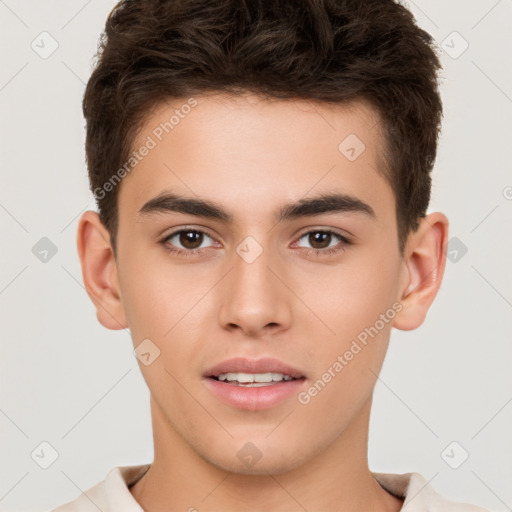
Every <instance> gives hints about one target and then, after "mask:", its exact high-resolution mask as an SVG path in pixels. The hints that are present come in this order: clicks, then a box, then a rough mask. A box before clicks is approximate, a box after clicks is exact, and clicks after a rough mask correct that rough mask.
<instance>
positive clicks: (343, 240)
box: [160, 225, 353, 255]
mask: <svg viewBox="0 0 512 512" xmlns="http://www.w3.org/2000/svg"><path fill="white" fill-rule="evenodd" d="M303 229H304V231H303V232H302V233H300V234H297V235H295V242H293V244H296V243H297V242H299V241H300V239H301V238H303V237H304V236H305V235H308V234H310V233H315V232H323V233H330V234H333V235H335V236H337V237H339V239H340V242H339V243H338V244H336V245H334V246H333V247H326V248H323V249H315V248H309V247H301V249H304V250H305V251H313V252H315V253H317V254H320V253H325V254H329V253H330V252H337V251H342V250H343V249H342V248H337V247H338V246H340V245H341V246H342V247H344V246H347V245H352V244H353V239H352V236H351V235H349V234H347V233H346V231H343V230H341V231H339V230H338V229H336V228H331V227H318V226H316V227H315V226H313V227H312V226H308V227H307V228H303ZM184 231H185V232H186V231H195V232H197V233H202V234H204V235H206V236H208V237H210V238H211V239H212V240H214V241H215V242H217V243H219V242H218V241H217V240H216V238H215V237H214V236H213V235H212V234H211V233H210V232H209V231H208V229H207V228H204V227H202V226H201V227H197V226H190V225H189V226H187V225H185V226H180V227H179V228H177V229H175V230H173V231H171V233H169V234H167V235H165V236H164V237H163V238H162V239H161V240H160V243H161V244H162V245H164V246H165V245H167V243H168V242H169V240H170V239H171V238H173V237H174V236H176V235H178V234H179V233H181V232H184ZM210 247H211V246H209V247H202V248H197V249H181V248H180V247H176V248H174V247H173V248H172V249H169V248H168V249H167V250H168V251H170V252H174V253H180V254H186V255H194V254H196V253H199V252H201V251H203V250H205V249H209V248H210Z"/></svg>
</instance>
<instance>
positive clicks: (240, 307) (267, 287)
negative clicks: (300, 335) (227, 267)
mask: <svg viewBox="0 0 512 512" xmlns="http://www.w3.org/2000/svg"><path fill="white" fill-rule="evenodd" d="M270 252H271V251H270V250H267V249H265V250H263V251H262V252H261V254H259V255H258V256H257V257H256V259H254V261H252V260H251V258H246V257H245V255H244V253H243V252H240V254H242V256H240V254H239V253H236V254H234V257H233V267H232V269H231V271H230V272H229V274H228V275H227V276H226V279H224V280H223V281H224V283H223V289H222V294H221V295H222V296H221V297H220V306H219V310H218V320H219V322H220V324H221V326H222V328H224V329H226V330H228V331H235V330H241V331H242V332H243V333H244V334H245V335H246V336H247V337H261V336H265V335H268V334H270V333H274V334H275V333H277V332H279V331H280V330H284V329H287V328H288V327H289V324H290V320H291V300H292V299H293V294H292V293H291V292H290V290H289V289H288V288H287V286H286V284H284V283H286V281H287V279H286V275H285V274H286V272H285V271H284V269H283V265H281V264H280V262H279V259H278V258H276V257H271V254H270Z"/></svg>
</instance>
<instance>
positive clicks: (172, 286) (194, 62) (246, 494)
mask: <svg viewBox="0 0 512 512" xmlns="http://www.w3.org/2000/svg"><path fill="white" fill-rule="evenodd" d="M439 67H440V66H439V61H438V58H437V56H436V54H435V51H434V50H433V42H432V40H431V38H430V37H429V35H428V34H427V33H425V32H424V31H423V30H421V29H420V28H419V27H418V26H416V24H415V23H414V20H413V17H412V15H411V14H410V13H409V12H408V11H407V10H406V9H405V8H404V7H403V6H401V5H398V4H396V3H394V2H393V1H391V0H374V1H365V2H363V1H354V0H324V1H319V0H303V1H290V0H288V1H285V0H280V1H277V0H266V1H264V0H262V1H258V2H256V1H251V0H247V1H245V2H239V1H235V0H218V1H215V2H205V1H201V0H187V1H185V0H174V1H162V0H138V1H136V2H135V1H122V2H120V3H119V4H118V5H117V6H116V7H115V8H114V10H113V11H112V13H111V15H110V17H109V19H108V20H107V23H106V29H105V37H104V38H103V40H102V44H101V51H100V58H99V61H98V64H97V66H96V69H95V70H94V72H93V74H92V76H91V78H90V80H89V82H88V85H87V89H86V92H85V96H84V103H83V107H84V115H85V118H86V121H87V142H86V151H87V162H88V167H89V173H90V180H91V189H92V191H93V193H94V195H95V197H96V199H97V201H98V207H99V215H98V214H97V213H95V212H93V211H88V212H86V213H84V214H83V215H82V217H81V219H80V224H79V228H78V252H79V256H80V261H81V265H82V270H83V279H84V283H85V286H86V289H87V292H88V294H89V296H90V298H91V300H92V301H93V302H94V304H95V306H96V310H97V317H98V320H99V321H100V322H101V324H102V325H104V326H105V327H107V328H108V329H124V328H127V327H129V329H130V332H131V336H132V338H133V344H134V349H135V354H136V356H137V358H138V361H139V366H140V369H141V371H142V373H143V376H144V379H145V381H146V383H147V385H148V387H149V390H150V394H151V413H152V423H153V433H154V454H155V456H154V461H153V462H152V463H151V464H146V465H138V466H123V467H115V468H113V469H112V470H111V471H110V472H109V474H108V476H107V478H106V479H105V481H103V482H100V483H99V484H97V485H96V486H94V487H93V488H91V489H89V490H87V491H86V492H85V493H84V494H83V495H81V496H79V497H78V498H77V499H76V500H75V501H73V502H70V503H68V504H66V505H63V506H61V507H59V508H58V509H56V510H57V511H58V512H71V511H80V512H85V511H89V510H90V511H93V510H94V511H96V510H98V509H99V510H102V511H103V512H110V511H112V512H113V511H114V510H116V511H117V510H122V511H123V512H132V511H133V512H135V511H141V510H146V511H151V512H160V511H178V510H181V511H196V510H197V511H200V512H202V511H223V512H226V511H235V510H236V511H242V510H245V511H272V512H280V511H304V510H307V511H309V512H313V511H337V510H343V511H362V510H367V511H370V510H371V511H376V512H384V511H397V510H404V509H406V510H408V511H409V512H414V511H424V510H443V511H462V510H464V511H482V510H483V509H481V508H479V507H476V506H472V505H466V504H456V503H453V502H450V501H448V500H446V499H444V498H443V497H441V496H440V495H439V494H437V493H436V492H435V491H434V490H433V489H432V487H431V486H430V485H429V484H428V483H427V481H426V480H425V479H424V477H423V476H422V475H420V474H418V473H414V472H412V473H406V474H384V473H373V472H371V471H370V469H369V467H368V462H367V445H368V426H369V418H370V409H371V403H372V394H373V389H374V386H375V383H376V380H377V376H378V374H379V371H380V369H381V366H382V364H383V361H384V357H385V354H386V350H387V347H388V342H389V338H390V334H391V328H392V327H395V328H397V329H401V330H412V329H416V328H417V327H419V326H420V325H421V324H422V323H423V321H424V319H425V317H426V315H427V312H428V309H429V307H430V305H431V304H432V301H433V300H434V298H435V296H436V294H437V292H438V290H439V286H440V284H441V280H442V277H443V272H444V268H445V261H446V259H445V250H444V248H445V245H446V242H447V239H448V220H447V218H446V216H445V215H443V214H442V213H439V212H436V213H430V214H428V215H427V214H426V210H427V207H428V204H429V199H430V185H431V178H430V172H431V170H432V167H433V164H434V160H435V155H436V146H437V137H438V131H439V126H440V120H441V111H442V106H441V101H440V98H439V93H438V89H437V71H438V70H439Z"/></svg>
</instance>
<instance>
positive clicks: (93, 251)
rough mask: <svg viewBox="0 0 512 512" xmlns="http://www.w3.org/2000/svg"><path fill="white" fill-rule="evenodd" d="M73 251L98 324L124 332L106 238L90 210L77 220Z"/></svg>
mask: <svg viewBox="0 0 512 512" xmlns="http://www.w3.org/2000/svg"><path fill="white" fill-rule="evenodd" d="M77 249H78V256H79V258H80V264H81V266H82V278H83V280H84V285H85V289H86V291H87V294H88V295H89V297H90V299H91V300H92V302H93V303H94V305H95V306H96V316H97V318H98V321H99V322H100V323H101V324H102V325H103V326H104V327H106V328H107V329H112V330H118V329H125V328H126V327H127V322H126V316H125V313H124V308H123V303H122V302H121V293H120V286H119V280H118V276H117V264H116V260H115V258H114V253H113V250H112V246H111V242H110V235H109V233H108V231H107V229H106V228H105V226H104V225H103V223H102V222H101V220H100V217H99V215H98V214H97V213H96V212H94V211H92V210H88V211H86V212H85V213H83V214H82V216H81V217H80V221H79V224H78V231H77Z"/></svg>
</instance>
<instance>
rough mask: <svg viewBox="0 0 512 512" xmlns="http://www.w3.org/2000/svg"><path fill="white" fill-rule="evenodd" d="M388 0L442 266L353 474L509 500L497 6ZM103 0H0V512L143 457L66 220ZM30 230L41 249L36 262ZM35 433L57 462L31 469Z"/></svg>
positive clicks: (509, 98)
mask: <svg viewBox="0 0 512 512" xmlns="http://www.w3.org/2000/svg"><path fill="white" fill-rule="evenodd" d="M403 3H406V4H407V5H409V7H410V8H411V10H412V11H413V12H414V14H415V15H416V18H417V20H418V22H419V24H420V25H421V26H422V27H423V28H425V29H426V30H427V31H429V32H430V33H431V34H432V35H433V36H434V37H435V39H436V41H437V42H438V44H439V47H440V51H441V53H442V63H443V66H444V72H443V83H442V89H441V92H442V96H443V102H444V109H445V117H444V121H443V132H442V139H441V142H440V147H439V155H438V159H437V163H436V166H435V170H434V176H433V177H434V187H433V196H432V202H431V206H430V209H429V211H430V212H432V211H437V210H439V211H443V212H444V213H445V214H446V215H447V216H448V218H449V220H450V239H451V241H450V246H449V252H450V253H451V259H452V260H453V261H448V262H447V268H446V272H445V277H444V281H443V284H442V287H441V290H440V292H439V294H438V296H437V299H436V300H435V302H434V304H433V306H432V308H431V310H430V312H429V315H428V317H427V319H426V321H425V323H424V324H423V325H422V326H421V327H420V328H419V329H417V330H415V331H408V332H402V331H398V330H396V329H394V330H393V332H392V337H391V343H390V349H389V352H388V355H387V358H386V361H385V363H384V367H383V370H382V373H381V375H380V379H379V381H378V382H377V385H376V389H375V400H374V408H373V415H372V419H371V425H370V446H369V463H370V468H371V469H372V470H373V471H383V472H392V473H402V472H409V471H417V472H419V473H421V474H422V475H424V476H425V478H426V479H427V480H428V481H430V483H431V485H432V486H433V487H434V489H435V490H436V491H437V492H438V493H440V494H442V495H444V496H445V497H447V498H449V499H452V500H455V501H465V502H469V503H475V504H479V505H481V506H485V507H487V508H489V509H491V510H495V511H505V510H512V509H511V507H512V486H511V485H510V484H511V482H512V467H511V466H512V462H511V461H512V436H511V435H510V432H511V431H512V430H511V425H512V385H511V384H512V372H511V363H512V343H511V334H510V333H511V328H512V272H511V270H510V268H511V262H512V241H511V236H510V234H511V226H512V172H511V160H510V146H511V141H512V116H511V113H512V59H510V44H511V40H512V36H511V34H512V1H511V0H500V1H496V0H480V1H476V2H467V1H462V0H457V1H453V0H452V1H450V2H446V1H444V0H435V1H434V0H432V1H427V0H417V1H416V2H403ZM114 4H115V2H113V1H103V2H101V1H99V0H89V1H83V0H73V1H63V0H62V1H44V2H41V1H35V0H33V1H14V0H0V30H1V34H2V45H1V46H0V48H1V49H0V51H1V63H2V65H1V72H0V108H1V113H0V116H1V124H0V150H1V154H0V156H1V160H0V172H1V179H2V187H1V189H0V223H1V226H2V244H1V255H2V260H1V266H0V311H1V322H0V328H1V357H0V379H1V382H0V390H1V402H0V432H1V452H0V453H1V455H0V462H1V467H0V510H2V511H11V512H15V511H45V510H50V509H51V508H53V507H56V506H57V505H60V504H62V503H64V502H67V501H70V500H72V499H74V498H76V497H77V496H78V495H79V494H80V492H82V491H84V490H86V489H88V488H90V487H91V486H93V485H95V484H96V483H98V482H99V481H100V480H103V479H104V478H105V476H106V474H107V472H108V471H109V470H110V469H111V468H113V467H115V466H120V465H132V464H142V463H146V462H151V460H152V456H153V451H152V433H151V423H150V416H149V392H148V390H147V387H146V384H145V382H144V380H143V379H142V376H141V374H140V371H139V368H138V365H137V361H136V359H135V357H134V356H133V347H132V342H131V340H130V337H129V332H128V331H127V330H125V331H109V330H107V329H105V328H103V327H102V326H101V325H100V324H99V323H98V322H97V320H96V315H95V310H94V307H93V305H92V303H91V302H90V300H89V298H88V296H87V294H86V292H85V290H84V288H83V285H82V279H81V270H80V266H79V260H78V255H77V251H76V241H75V237H76V228H77V221H78V217H79V215H80V214H81V213H82V212H83V211H85V210H86V209H95V206H94V201H93V197H92V194H91V193H90V192H89V189H88V182H87V178H86V166H85V163H84V162H85V160H84V159H85V155H84V147H83V146H84V138H85V136H84V120H83V117H82V114H81V99H82V94H83V90H84V87H85V83H86V81H87V79H88V77H89V75H90V72H91V67H92V64H93V56H94V53H95V51H96V45H97V41H98V37H99V35H100V32H101V30H102V29H103V26H104V23H105V19H106V17H107V14H108V13H109V11H110V10H111V8H112V7H113V6H114ZM42 32H47V33H48V34H43V35H41V33H42ZM454 32H456V33H454ZM42 39H43V42H41V40H42ZM52 44H53V45H56V44H58V47H57V48H56V49H55V51H54V52H53V53H52V54H51V55H45V54H44V52H50V51H51V50H52ZM466 45H468V47H467V48H466ZM43 237H47V238H48V239H49V240H51V242H52V244H54V245H55V248H56V250H57V252H56V253H55V254H54V255H53V256H52V254H51V252H50V253H49V254H48V257H47V258H48V260H47V261H46V262H42V261H40V259H39V258H38V257H36V254H37V252H38V251H37V249H38V248H39V246H38V245H36V244H38V243H39V244H44V243H48V242H47V241H46V242H40V240H41V239H42V238H43ZM34 246H35V247H36V249H33V248H34ZM466 251H467V252H466ZM34 253H36V254H34ZM376 264H378V262H376ZM327 420H328V419H326V421H327ZM454 441H455V442H456V444H452V443H453V442H454ZM43 442H46V443H49V444H50V445H51V446H52V447H53V449H54V450H55V451H56V456H57V458H56V460H55V461H54V462H53V463H52V464H51V465H50V466H49V467H48V468H47V469H44V468H42V467H41V465H40V464H42V463H43V464H44V461H42V458H41V457H39V458H38V457H37V453H41V450H43V452H44V453H45V454H46V455H45V456H46V457H47V462H49V461H50V459H48V457H50V456H51V455H50V454H51V453H52V452H51V449H50V448H49V447H48V446H47V445H41V443H43ZM465 452H467V453H468V454H469V457H468V458H467V460H465V461H464V462H463V463H462V464H461V465H460V466H459V467H458V468H457V469H454V468H452V467H450V465H449V464H448V463H447V461H449V462H450V464H451V465H452V466H454V465H457V464H458V463H460V461H461V460H462V458H463V456H464V454H465ZM443 454H444V456H443Z"/></svg>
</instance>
